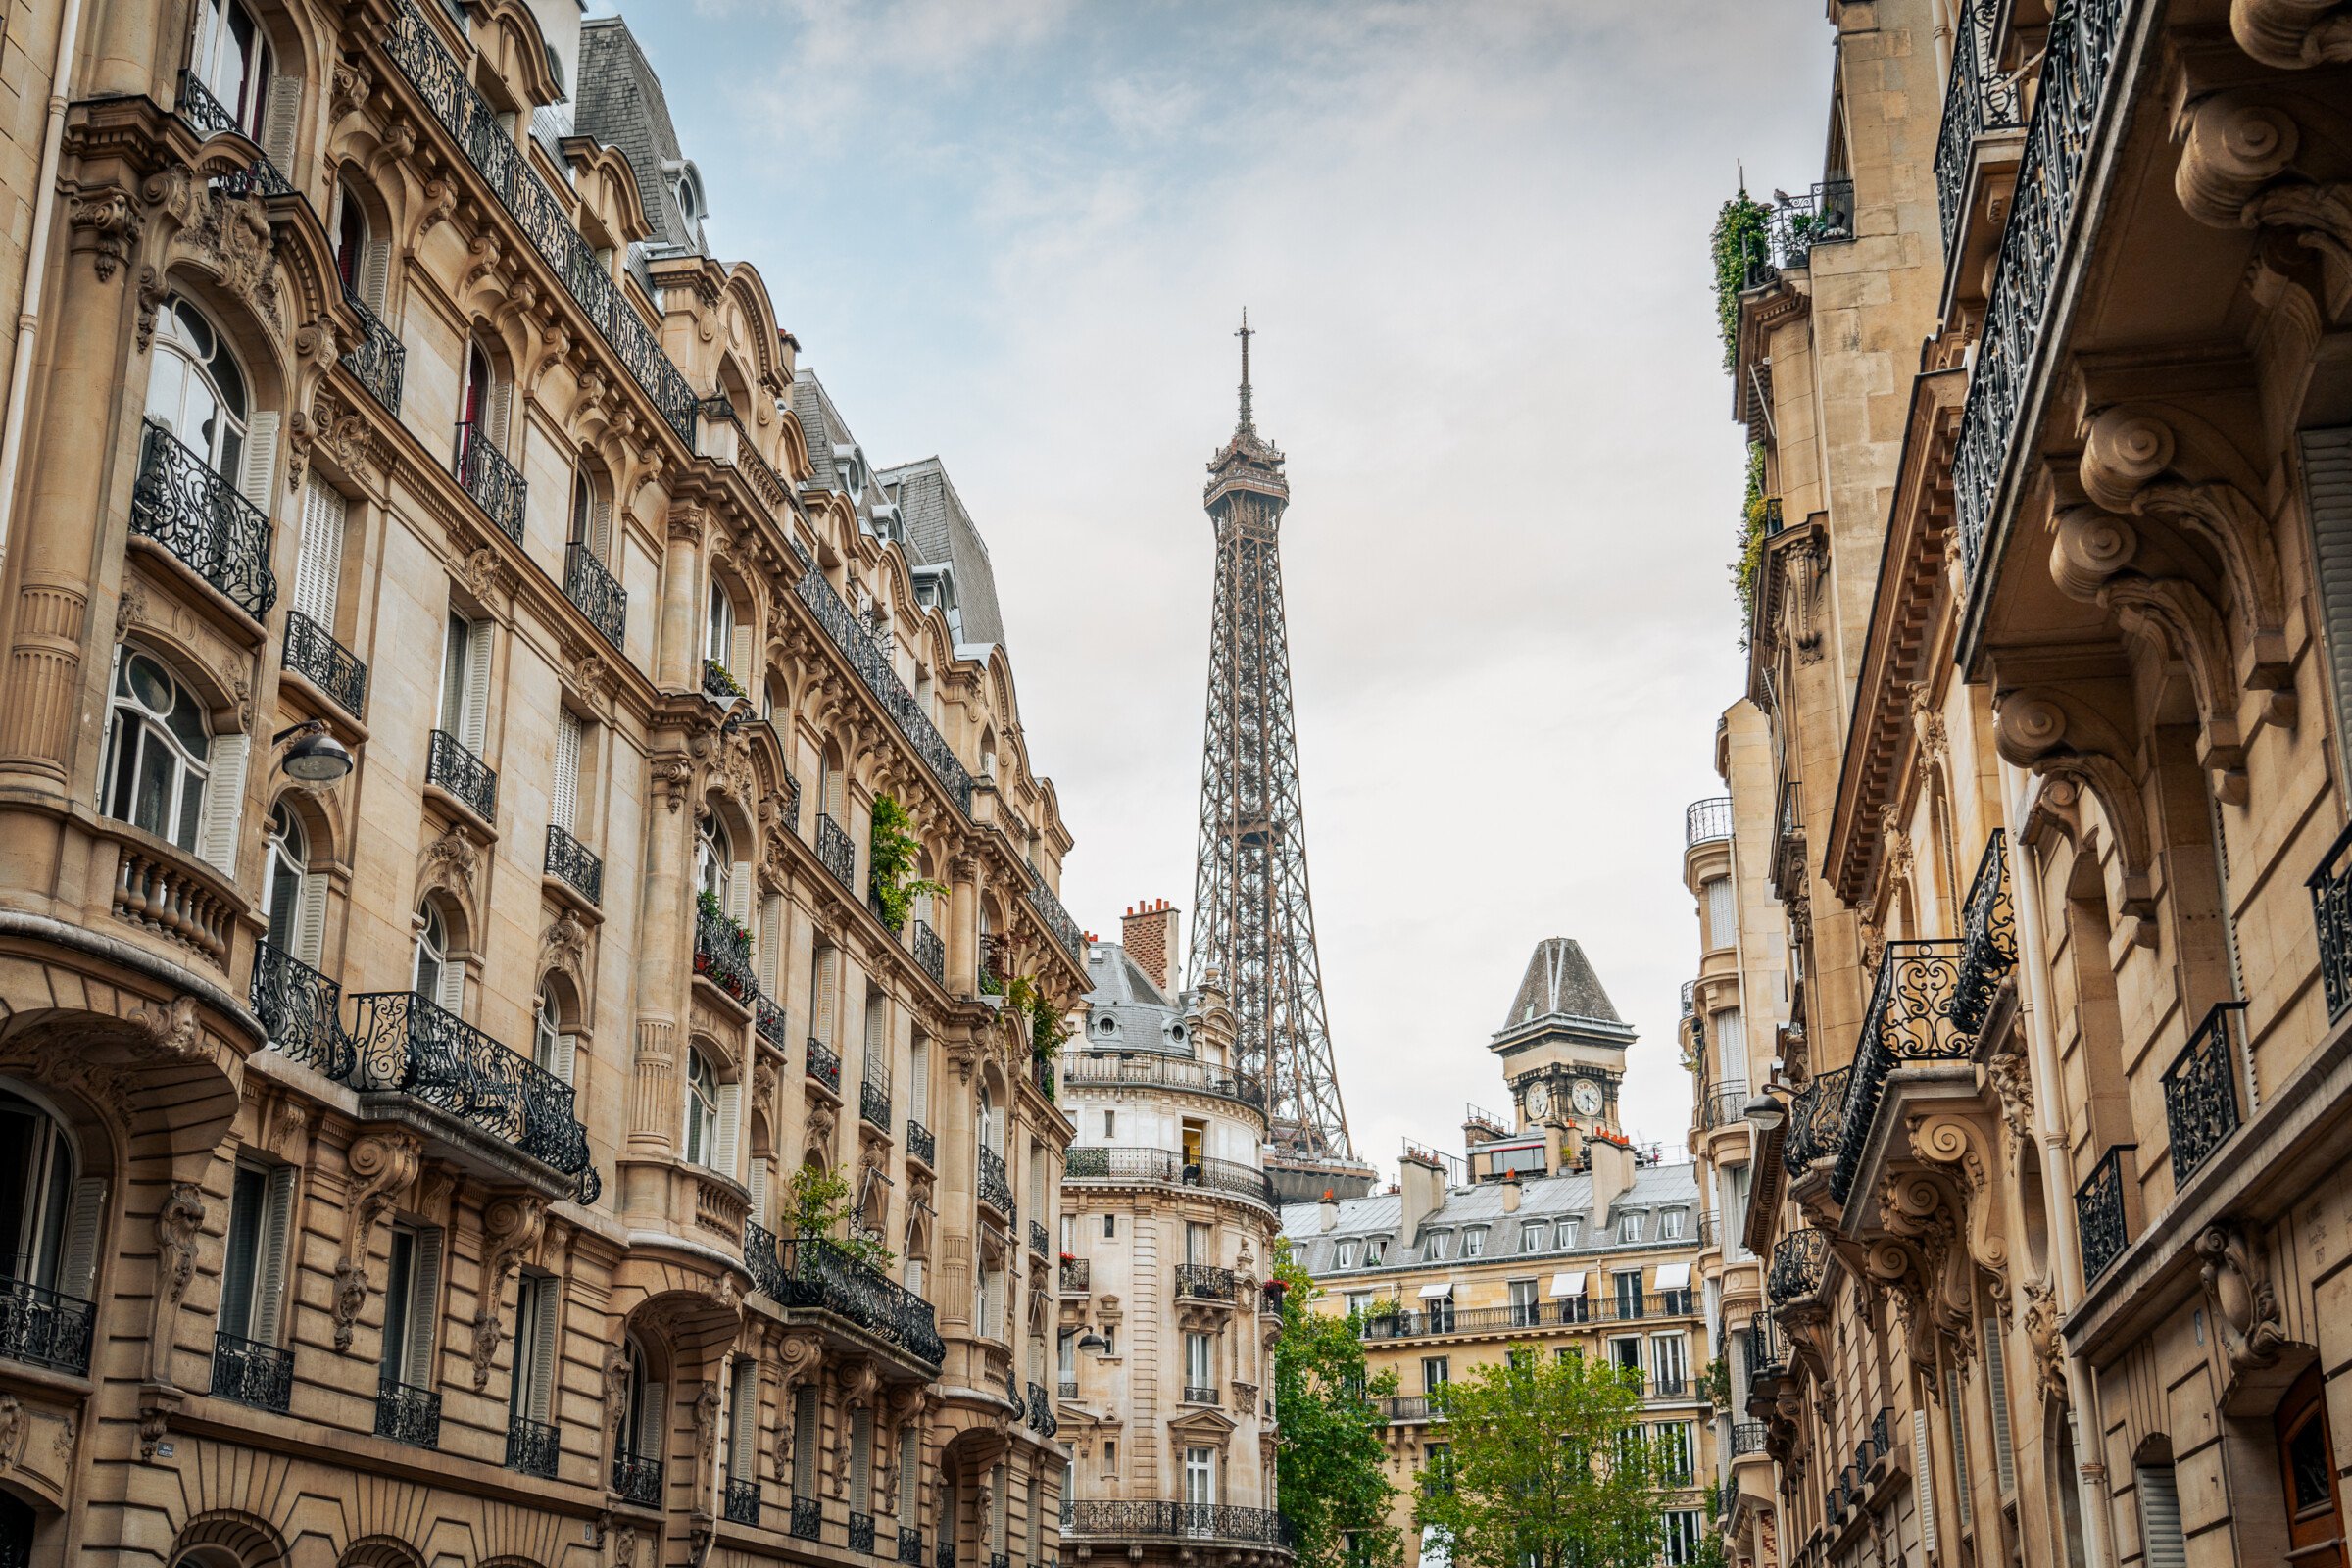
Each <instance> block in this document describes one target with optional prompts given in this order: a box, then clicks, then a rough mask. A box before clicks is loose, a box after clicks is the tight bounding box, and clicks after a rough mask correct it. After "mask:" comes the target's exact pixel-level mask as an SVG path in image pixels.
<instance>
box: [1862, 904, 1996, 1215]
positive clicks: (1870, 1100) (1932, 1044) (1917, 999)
mask: <svg viewBox="0 0 2352 1568" xmlns="http://www.w3.org/2000/svg"><path fill="white" fill-rule="evenodd" d="M1959 979H1960V945H1959V944H1958V943H1956V942H1951V941H1944V940H1938V941H1930V942H1889V943H1888V944H1887V954H1886V956H1885V957H1884V958H1882V959H1881V960H1880V961H1879V978H1878V984H1877V985H1876V986H1875V987H1874V988H1873V990H1872V992H1871V998H1870V1007H1869V1010H1867V1011H1866V1012H1864V1013H1863V1015H1862V1034H1861V1040H1860V1044H1859V1046H1858V1048H1857V1051H1856V1053H1855V1056H1854V1063H1853V1067H1852V1069H1851V1072H1852V1077H1851V1079H1850V1080H1849V1081H1848V1083H1847V1085H1846V1093H1845V1112H1844V1115H1843V1116H1842V1117H1841V1118H1840V1119H1839V1122H1838V1163H1837V1164H1836V1165H1834V1166H1833V1167H1831V1170H1830V1197H1831V1198H1832V1199H1834V1200H1836V1201H1838V1202H1840V1203H1842V1202H1844V1201H1845V1198H1846V1194H1847V1193H1849V1192H1850V1191H1852V1189H1853V1184H1854V1177H1855V1175H1856V1173H1857V1172H1858V1171H1859V1170H1860V1168H1861V1164H1862V1150H1863V1147H1864V1145H1866V1144H1867V1143H1868V1142H1869V1141H1870V1127H1871V1122H1872V1121H1873V1120H1874V1119H1875V1118H1876V1117H1877V1116H1878V1113H1879V1099H1880V1097H1881V1095H1882V1094H1883V1093H1884V1092H1885V1090H1886V1087H1887V1073H1889V1072H1891V1071H1893V1070H1894V1068H1895V1067H1896V1066H1897V1065H1899V1064H1901V1063H1905V1062H1913V1061H1959V1060H1963V1059H1965V1058H1966V1057H1967V1056H1968V1054H1969V1053H1970V1052H1971V1051H1972V1050H1974V1049H1975V1045H1976V1042H1975V1039H1974V1038H1973V1037H1972V1036H1971V1035H1970V1033H1969V1032H1968V1031H1967V1030H1964V1029H1962V1028H1961V1027H1960V1026H1959V1025H1958V1024H1956V1023H1954V1022H1953V1021H1952V998H1953V995H1954V991H1955V988H1956V987H1957V986H1958V984H1959Z"/></svg>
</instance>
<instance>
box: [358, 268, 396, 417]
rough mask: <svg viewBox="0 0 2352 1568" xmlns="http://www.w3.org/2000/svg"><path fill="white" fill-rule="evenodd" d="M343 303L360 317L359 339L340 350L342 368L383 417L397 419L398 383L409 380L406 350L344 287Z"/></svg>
mask: <svg viewBox="0 0 2352 1568" xmlns="http://www.w3.org/2000/svg"><path fill="white" fill-rule="evenodd" d="M343 303H344V304H346V305H348V306H350V307H351V308H352V311H353V313H354V314H356V315H357V316H358V317H359V319H360V340H359V341H358V342H357V343H354V344H353V345H352V346H351V347H350V348H348V349H346V350H344V351H343V368H345V369H346V370H349V371H350V372H351V377H352V379H353V380H355V381H357V382H359V383H360V385H361V386H362V387H364V388H366V389H367V393H368V396H369V397H371V398H373V399H375V401H376V402H378V403H380V404H382V405H383V409H384V412H385V413H386V414H390V415H395V416H397V415H398V414H399V413H400V389H401V383H402V382H403V381H405V380H406V379H407V378H408V369H409V351H408V349H407V348H406V347H405V346H403V345H402V343H401V341H400V337H399V334H397V333H395V332H394V331H393V330H392V328H391V327H389V326H387V325H385V324H384V319H383V318H382V317H380V316H378V315H376V314H375V312H373V311H371V310H369V309H368V303H367V301H365V300H363V299H361V298H360V297H359V295H357V294H355V293H353V292H352V291H351V290H350V289H348V288H346V289H345V290H344V291H343Z"/></svg>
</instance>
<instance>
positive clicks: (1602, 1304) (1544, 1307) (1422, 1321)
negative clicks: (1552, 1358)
mask: <svg viewBox="0 0 2352 1568" xmlns="http://www.w3.org/2000/svg"><path fill="white" fill-rule="evenodd" d="M1675 1294H1683V1293H1675ZM1650 1307H1651V1300H1650V1299H1649V1298H1647V1297H1642V1296H1636V1297H1629V1298H1627V1299H1625V1300H1623V1301H1619V1300H1618V1299H1616V1298H1614V1297H1609V1296H1567V1297H1560V1298H1558V1299H1546V1300H1537V1301H1514V1302H1512V1303H1510V1304H1509V1305H1507V1306H1455V1305H1454V1304H1453V1303H1452V1302H1451V1301H1446V1300H1433V1301H1431V1302H1430V1303H1429V1304H1428V1305H1427V1306H1425V1307H1422V1308H1420V1309H1418V1310H1413V1309H1409V1308H1407V1307H1406V1306H1405V1305H1404V1304H1403V1303H1402V1302H1400V1301H1394V1300H1391V1301H1383V1302H1380V1303H1378V1304H1376V1305H1375V1306H1374V1307H1373V1308H1372V1309H1371V1311H1369V1312H1367V1313H1366V1314H1365V1315H1364V1318H1363V1320H1362V1322H1361V1323H1360V1324H1358V1326H1357V1330H1356V1337H1357V1338H1358V1339H1361V1340H1365V1341H1373V1340H1382V1341H1386V1340H1428V1339H1440V1338H1443V1337H1445V1336H1446V1335H1450V1334H1498V1333H1506V1332H1508V1331H1510V1330H1513V1329H1530V1328H1543V1327H1545V1326H1547V1325H1550V1324H1555V1323H1558V1324H1578V1323H1633V1322H1641V1321H1646V1320H1649V1319H1651V1318H1655V1317H1658V1316H1662V1315H1665V1308H1664V1307H1663V1306H1661V1307H1660V1309H1659V1310H1658V1311H1652V1310H1650Z"/></svg>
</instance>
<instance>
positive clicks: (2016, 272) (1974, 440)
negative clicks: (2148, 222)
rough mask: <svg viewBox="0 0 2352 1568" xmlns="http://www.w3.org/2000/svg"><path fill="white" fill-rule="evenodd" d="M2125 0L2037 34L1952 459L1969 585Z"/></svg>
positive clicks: (2110, 0)
mask: <svg viewBox="0 0 2352 1568" xmlns="http://www.w3.org/2000/svg"><path fill="white" fill-rule="evenodd" d="M2124 7H2125V0H2074V3H2073V4H2069V5H2061V6H2059V7H2057V8H2056V9H2055V13H2054V15H2053V16H2052V18H2051V21H2050V28H2049V31H2048V32H2047V33H2046V34H2044V36H2043V43H2042V58H2041V84H2040V86H2039V88H2038V89H2037V90H2036V91H2035V92H2034V95H2033V96H2034V112H2033V118H2032V119H2031V120H2030V121H2029V122H2028V123H2027V126H2026V150H2025V155H2024V159H2023V161H2022V162H2021V163H2020V165H2019V167H2018V172H2017V188H2016V192H2015V194H2014V196H2013V197H2012V199H2011V201H2010V204H2009V218H2008V221H2007V224H2006V225H2005V226H2004V227H2003V228H2002V230H2001V248H2000V254H1999V257H1998V259H1997V261H1996V263H1995V267H1994V271H1993V279H1992V291H1991V296H1990V298H1989V299H1988V300H1987V301H1986V302H1985V327H1984V331H1983V332H1982V334H1981V335H1980V336H1979V338H1978V340H1977V354H1976V361H1975V365H1974V368H1973V369H1972V370H1971V373H1970V375H1969V380H1968V398H1967V401H1966V402H1964V403H1963V404H1962V405H1961V410H1960V435H1959V445H1958V449H1957V451H1956V453H1955V455H1954V457H1953V461H1952V500H1953V513H1954V529H1955V531H1956V532H1957V533H1958V534H1959V536H1960V557H1961V562H1962V564H1963V566H1964V569H1965V571H1966V574H1967V578H1968V581H1969V582H1970V583H1971V584H1972V586H1973V584H1975V583H1976V582H1977V581H1978V580H1979V577H1980V572H1979V567H1980V565H1981V564H1982V563H1981V560H1980V558H1981V557H1982V555H1983V553H1984V550H1985V535H1986V533H1987V531H1988V530H1989V529H1990V527H1991V525H1992V516H1993V504H1994V501H1995V498H1996V496H1997V495H1998V493H1999V490H2000V486H2001V480H2002V476H2003V475H2004V474H2005V473H2006V472H2007V471H2008V468H2009V459H2010V448H2011V447H2012V445H2013V444H2014V442H2015V439H2016V435H2017V428H2018V418H2019V416H2020V415H2021V414H2022V413H2023V412H2024V409H2025V397H2026V384H2027V382H2028V381H2029V380H2031V379H2032V378H2033V374H2034V361H2035V360H2036V359H2037V358H2038V357H2039V353H2040V349H2041V336H2042V328H2043V326H2044V325H2045V324H2046V323H2047V321H2048V319H2049V308H2050V300H2051V298H2052V297H2053V296H2054V294H2055V293H2056V292H2057V289H2056V285H2057V282H2058V279H2059V276H2060V274H2061V273H2063V272H2064V271H2065V270H2066V269H2067V267H2068V266H2069V265H2070V264H2071V262H2072V261H2073V254H2072V252H2073V246H2071V245H2070V244H2069V242H2068V241H2069V231H2070V230H2072V229H2073V228H2074V226H2075V222H2074V219H2075V199H2076V197H2077V196H2078V195H2079V194H2080V192H2081V188H2082V172H2083V166H2084V164H2085V162H2086V161H2087V160H2088V159H2089V157H2090V153H2091V148H2092V145H2093V143H2094V142H2095V141H2096V140H2097V138H2098V128H2099V121H2100V118H2101V116H2102V114H2103V113H2104V112H2105V109H2106V105H2107V99H2108V97H2109V96H2110V95H2109V92H2108V76H2109V75H2110V67H2111V66H2112V65H2113V64H2114V59H2115V53H2116V48H2115V45H2116V40H2117V38H2118V36H2119V35H2120V34H2121V33H2122V31H2123V21H2124Z"/></svg>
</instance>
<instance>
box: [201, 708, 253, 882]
mask: <svg viewBox="0 0 2352 1568" xmlns="http://www.w3.org/2000/svg"><path fill="white" fill-rule="evenodd" d="M252 745H253V741H252V737H251V736H247V735H216V736H214V737H213V757H212V776H211V777H210V778H208V779H206V780H205V781H204V818H203V821H202V823H201V824H200V825H199V826H198V828H197V834H196V853H197V855H198V856H199V857H200V858H203V859H204V860H205V861H206V862H207V863H209V864H210V865H211V866H212V867H213V869H214V870H216V871H218V872H220V873H221V875H222V876H224V877H227V878H229V879H230V880H231V881H234V880H235V879H236V874H237V830H238V828H239V826H240V825H241V824H242V823H243V821H244V818H245V761H246V758H247V756H248V755H249V754H250V751H251V749H252Z"/></svg>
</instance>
